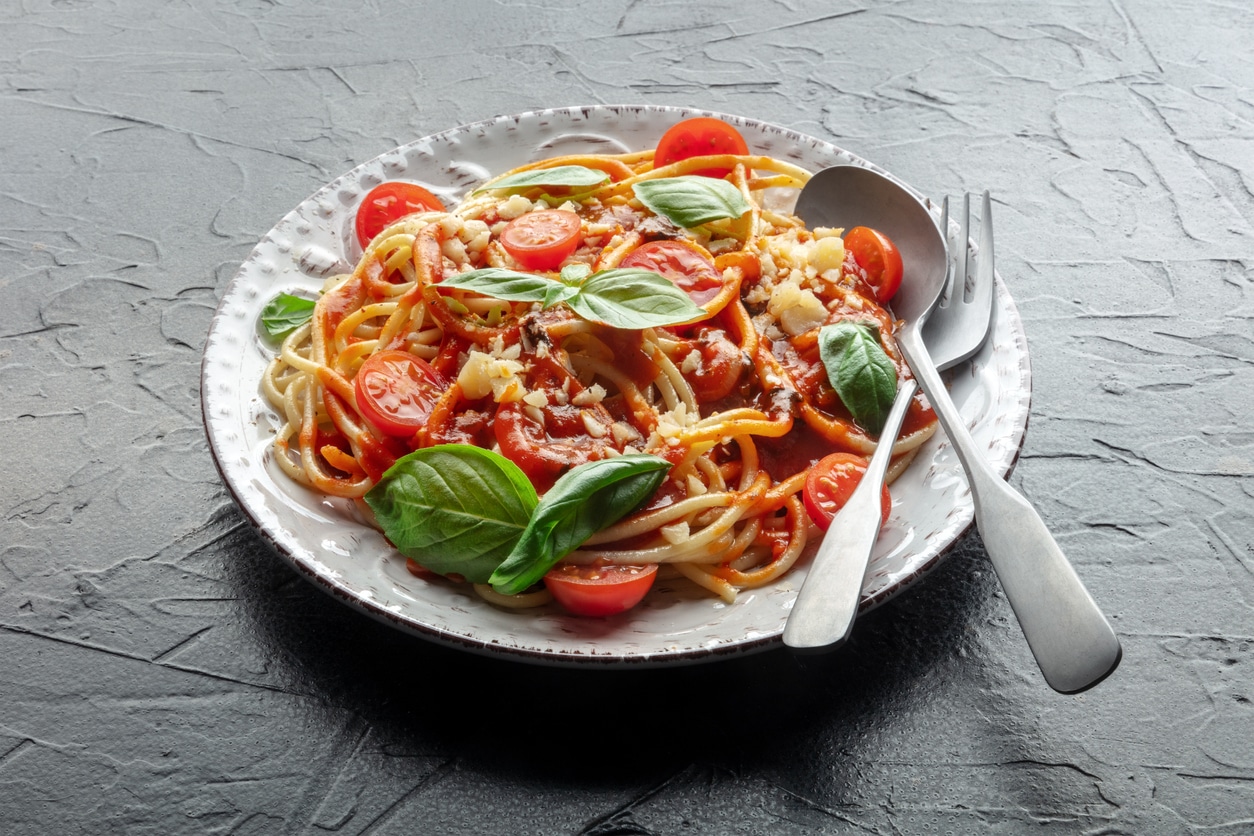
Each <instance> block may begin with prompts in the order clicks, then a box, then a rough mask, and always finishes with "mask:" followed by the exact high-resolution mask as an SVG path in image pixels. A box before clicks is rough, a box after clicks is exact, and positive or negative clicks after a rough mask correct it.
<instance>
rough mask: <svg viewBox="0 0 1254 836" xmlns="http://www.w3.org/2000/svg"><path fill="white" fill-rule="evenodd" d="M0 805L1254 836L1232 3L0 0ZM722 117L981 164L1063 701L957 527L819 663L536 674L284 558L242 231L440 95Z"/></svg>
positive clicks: (172, 823) (297, 828)
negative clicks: (227, 382)
mask: <svg viewBox="0 0 1254 836" xmlns="http://www.w3.org/2000/svg"><path fill="white" fill-rule="evenodd" d="M0 26H2V27H3V37H2V38H0V485H2V487H0V832H3V833H6V834H43V833H119V832H129V833H153V834H176V833H241V834H251V833H298V832H300V833H304V832H313V833H318V832H334V833H346V834H365V833H372V834H373V833H431V834H435V833H440V834H444V833H448V834H520V833H537V834H554V833H572V834H573V833H589V834H601V836H608V834H672V833H764V834H765V833H783V834H805V833H846V832H849V833H854V832H858V833H862V832H865V833H880V834H896V833H942V834H943V833H955V834H966V833H972V834H974V833H981V834H983V833H990V834H991V833H1023V832H1029V831H1030V832H1033V833H1051V834H1052V833H1058V834H1072V833H1095V834H1096V833H1102V834H1160V833H1161V834H1193V833H1203V832H1204V833H1207V834H1238V833H1249V832H1252V831H1254V703H1252V702H1251V700H1252V699H1254V684H1252V681H1251V680H1252V679H1254V654H1252V653H1251V644H1252V643H1254V613H1252V612H1251V605H1252V603H1254V522H1252V517H1251V509H1252V508H1254V498H1252V494H1254V425H1252V424H1251V417H1250V416H1251V413H1252V412H1254V396H1252V395H1251V392H1252V391H1254V333H1252V332H1254V328H1252V327H1251V320H1252V318H1254V287H1252V281H1254V279H1252V275H1254V271H1252V266H1251V265H1252V263H1254V255H1252V251H1254V228H1252V224H1254V200H1252V199H1251V192H1252V187H1254V141H1252V140H1254V57H1252V56H1254V50H1251V46H1250V45H1251V43H1254V11H1251V9H1250V7H1249V6H1248V4H1245V3H1238V2H1226V3H1225V2H1198V1H1197V0H1177V2H1172V3H1162V2H1150V0H1109V2H1093V3H1083V2H1048V3H1040V2H1027V0H1013V1H1012V2H986V3H954V2H944V3H942V2H932V0H913V1H912V0H903V1H902V2H891V3H878V2H875V3H854V2H836V3H819V2H800V0H798V2H766V1H765V0H764V1H763V2H757V3H733V2H718V0H713V1H712V2H707V3H700V4H693V3H673V2H665V3H663V2H657V3H650V2H600V3H591V2H576V0H543V2H535V3H529V4H510V3H505V2H482V1H481V0H473V1H472V0H467V1H466V2H460V3H449V4H444V3H440V4H437V3H425V4H421V3H420V4H411V5H410V6H409V7H408V8H404V7H403V6H402V4H399V3H395V4H394V3H383V2H348V1H347V0H324V2H319V3H299V2H295V0H289V1H288V2H262V0H256V1H255V2H249V0H239V2H225V0H223V1H222V2H208V0H203V1H202V0H189V1H188V2H162V3H158V2H151V3H141V2H127V0H115V2H92V0H60V1H58V0H25V1H24V2H21V3H18V2H16V0H14V2H8V3H5V4H3V7H2V8H0ZM595 103H651V104H677V105H689V106H695V107H702V108H709V109H714V110H721V111H725V112H731V113H738V114H741V115H744V116H750V117H754V118H757V119H761V120H765V121H768V122H774V123H778V124H781V125H785V126H788V127H790V128H794V129H797V130H801V131H804V132H807V133H811V134H814V135H816V136H819V137H822V138H824V139H828V140H831V141H833V142H835V143H836V144H838V145H841V146H843V147H846V148H848V149H849V150H851V151H853V152H855V153H857V154H860V155H861V156H864V157H866V158H868V159H870V160H872V161H874V162H876V163H878V164H880V165H882V166H884V167H886V168H888V169H889V170H891V171H893V172H895V173H897V174H898V175H900V176H901V177H902V178H903V179H905V180H906V181H907V182H910V183H911V184H913V185H914V186H916V187H917V188H919V189H920V190H922V191H924V192H925V193H927V194H929V195H932V196H934V197H940V196H941V195H942V194H946V193H947V194H960V193H961V192H963V191H964V190H977V189H982V188H988V189H991V190H992V192H993V194H994V197H995V199H996V206H995V215H996V221H997V234H998V238H997V251H998V258H999V266H1000V270H1001V272H1002V274H1003V275H1004V277H1005V279H1006V281H1007V283H1008V285H1009V287H1010V290H1011V293H1012V295H1013V296H1014V298H1015V300H1016V302H1017V304H1018V305H1019V308H1020V311H1021V313H1022V315H1023V319H1024V323H1025V327H1026V330H1027V333H1028V338H1029V345H1030V350H1031V353H1032V361H1033V372H1034V384H1035V385H1034V400H1033V412H1032V420H1031V424H1030V426H1029V432H1028V438H1027V443H1026V446H1025V448H1024V451H1023V457H1022V460H1021V461H1020V464H1019V467H1018V469H1017V470H1016V472H1015V474H1014V476H1013V481H1014V482H1015V484H1016V485H1017V486H1018V487H1020V488H1021V489H1022V490H1023V491H1024V492H1025V493H1026V494H1027V495H1028V496H1029V497H1030V498H1031V499H1032V500H1033V501H1034V502H1035V503H1036V504H1037V505H1038V507H1039V508H1040V509H1041V511H1042V513H1043V515H1044V516H1045V518H1046V520H1047V522H1048V523H1049V525H1050V526H1051V528H1052V529H1053V530H1054V531H1055V533H1056V534H1057V535H1058V537H1059V540H1060V542H1061V543H1062V545H1063V547H1064V549H1065V550H1066V551H1067V552H1068V554H1069V555H1070V556H1071V558H1072V561H1073V562H1074V563H1075V565H1076V567H1077V569H1078V571H1079V572H1080V574H1081V576H1082V577H1083V578H1084V580H1085V581H1086V583H1087V584H1088V585H1089V588H1090V589H1091V591H1092V592H1093V594H1094V596H1095V597H1096V598H1097V599H1098V601H1099V602H1100V603H1101V604H1102V606H1103V607H1104V609H1105V610H1106V611H1107V612H1108V613H1109V614H1110V615H1111V617H1112V619H1113V622H1114V624H1115V626H1116V629H1117V631H1118V632H1119V635H1120V638H1121V640H1122V642H1123V644H1124V649H1125V658H1124V662H1123V664H1122V666H1121V668H1120V669H1119V670H1118V671H1117V672H1116V674H1115V675H1114V676H1113V677H1112V678H1111V679H1110V680H1108V681H1107V682H1105V683H1104V684H1102V685H1101V686H1099V687H1098V688H1097V689H1095V690H1094V691H1091V692H1089V693H1087V694H1084V695H1081V696H1078V697H1063V696H1059V695H1057V694H1055V693H1053V692H1052V691H1050V690H1049V689H1048V688H1047V687H1046V686H1045V685H1044V683H1043V682H1042V680H1041V678H1040V675H1039V673H1038V672H1037V670H1036V669H1035V666H1034V664H1033V662H1032V659H1031V657H1030V654H1029V652H1028V650H1027V647H1026V645H1025V643H1024V641H1023V639H1022V636H1021V635H1020V634H1019V633H1018V630H1017V627H1016V625H1015V623H1014V621H1013V617H1012V615H1011V613H1010V610H1009V607H1008V605H1007V604H1006V602H1005V599H1004V598H1003V597H1002V596H1001V594H1000V591H999V590H998V588H997V585H996V582H995V579H994V578H993V576H992V574H991V570H990V569H989V568H988V567H987V564H986V562H985V559H984V555H983V549H982V546H981V544H980V540H979V538H978V536H975V535H972V536H970V537H968V538H967V539H966V540H964V541H963V544H962V547H961V548H960V549H959V550H958V551H957V552H956V553H955V554H954V556H953V557H952V558H951V559H950V560H949V561H948V562H947V563H946V564H945V565H944V566H943V567H942V568H941V569H940V570H938V571H937V572H936V573H935V574H933V575H932V576H931V577H929V578H928V579H927V581H926V582H924V583H922V584H920V585H919V586H917V587H916V588H915V589H914V590H913V591H911V592H910V593H908V594H906V595H904V596H903V597H901V598H899V599H897V600H896V601H894V602H893V603H891V604H890V605H888V606H886V607H883V608H881V609H879V610H877V611H876V612H875V613H873V614H872V615H871V616H869V617H868V618H866V619H865V620H864V621H863V622H862V623H860V625H859V628H858V631H857V633H856V637H855V641H854V642H853V644H852V645H851V646H850V647H848V648H847V649H846V650H844V651H843V652H841V653H840V654H838V655H835V656H833V657H829V658H823V659H816V660H809V661H806V662H805V663H804V664H803V663H799V662H797V661H794V660H793V659H792V658H790V657H788V656H786V655H784V654H783V653H770V654H765V655H762V656H758V657H753V658H749V659H743V660H738V661H735V662H729V663H720V664H717V665H713V666H708V667H702V668H693V669H678V670H666V671H654V672H640V671H634V672H583V671H553V670H544V669H535V668H529V667H524V666H521V665H516V664H511V663H504V662H500V661H494V660H487V659H480V658H475V657H469V656H466V655H462V654H458V653H455V652H452V651H449V650H444V649H441V648H437V647H434V646H431V645H429V644H427V643H424V642H422V641H419V640H416V639H411V638H407V637H405V636H402V635H399V634H397V633H395V632H393V631H390V630H389V629H387V628H385V627H383V626H380V625H377V624H375V623H374V622H371V621H369V620H367V619H366V618H364V617H362V616H360V615H358V614H356V613H355V612H353V611H351V610H349V609H348V608H347V607H344V606H343V605H341V604H338V603H336V602H335V601H333V600H331V599H330V598H329V597H327V596H324V595H323V594H322V593H320V592H318V591H317V590H316V589H314V588H313V587H312V586H311V585H309V584H307V583H306V582H305V581H303V580H301V579H300V578H298V577H297V576H296V575H295V574H294V573H293V572H292V571H290V570H289V569H287V568H286V566H285V565H284V564H282V563H281V562H280V560H279V559H278V558H277V557H276V556H275V555H274V554H273V553H271V552H270V551H269V550H268V548H267V547H266V546H265V545H264V543H263V541H262V540H261V539H260V538H259V537H258V536H257V535H256V534H254V532H253V531H252V530H251V529H250V528H249V526H248V524H247V523H246V522H245V519H244V517H243V516H242V515H241V513H240V512H239V511H238V510H237V509H236V507H235V506H234V504H233V503H232V501H231V499H230V497H229V495H228V494H227V493H226V491H225V489H224V488H223V486H222V484H221V482H220V481H219V479H218V476H217V473H216V471H215V469H214V466H213V463H212V460H211V457H210V454H209V452H208V449H207V447H206V441H205V437H204V433H203V430H202V427H201V421H200V405H199V396H198V384H199V361H200V352H201V349H202V347H203V343H204V337H205V333H206V331H207V329H208V326H209V322H210V319H211V317H212V315H213V311H214V308H215V305H216V303H217V299H218V297H219V296H220V294H221V293H222V291H223V290H224V288H225V287H226V285H227V283H228V282H229V280H230V278H231V276H232V275H233V273H234V271H235V269H236V267H237V266H238V264H239V262H240V261H242V260H243V259H244V257H245V256H246V255H247V254H248V252H249V251H250V250H251V248H252V247H253V245H254V243H255V242H256V240H257V239H258V238H259V237H260V236H261V235H262V234H263V233H265V232H266V231H267V230H268V229H269V228H270V227H271V226H272V225H273V224H274V223H275V222H276V221H277V220H278V219H279V218H280V217H281V216H282V215H283V214H284V213H286V212H287V211H288V210H289V209H290V208H291V207H292V206H294V205H295V204H297V203H298V202H299V201H301V200H302V199H304V198H305V197H306V196H307V195H308V194H310V193H311V192H313V191H314V190H315V189H316V188H318V187H319V186H321V185H322V184H323V183H325V182H326V181H328V180H330V179H331V178H333V177H334V176H336V175H338V174H339V173H341V172H343V171H345V170H347V169H349V168H351V167H353V166H354V165H356V164H357V163H359V162H361V161H364V160H366V159H369V158H371V157H373V156H375V155H377V154H379V153H381V152H383V151H385V150H388V149H389V148H391V147H393V146H395V145H397V144H399V143H402V142H406V141H409V140H411V139H414V138H416V137H419V136H422V135H425V134H428V133H432V132H435V131H438V130H443V129H446V128H449V127H452V126H455V125H458V124H462V123H466V122H471V121H475V120H479V119H485V118H490V117H492V116H495V115H498V114H504V113H513V112H517V111H521V110H527V109H533V108H539V107H546V106H564V105H577V104H595Z"/></svg>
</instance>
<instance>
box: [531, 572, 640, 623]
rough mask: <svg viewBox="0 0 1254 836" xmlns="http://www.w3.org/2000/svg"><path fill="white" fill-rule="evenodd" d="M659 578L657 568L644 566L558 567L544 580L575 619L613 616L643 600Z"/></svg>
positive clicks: (550, 590)
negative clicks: (584, 616) (582, 616)
mask: <svg viewBox="0 0 1254 836" xmlns="http://www.w3.org/2000/svg"><path fill="white" fill-rule="evenodd" d="M655 577H657V564H656V563H649V564H646V565H644V566H574V565H570V564H565V563H559V564H558V565H557V566H554V567H553V568H552V569H550V570H549V571H548V573H547V574H546V575H545V576H544V585H545V587H546V588H547V589H548V590H549V592H550V593H552V595H553V597H554V598H556V599H557V603H559V604H561V605H562V606H563V607H564V608H565V609H566V610H568V611H569V612H572V613H574V614H575V615H593V616H601V615H614V614H615V613H620V612H623V611H624V610H629V609H631V608H632V607H634V606H635V605H636V604H639V603H640V600H641V599H642V598H644V596H645V593H646V592H648V591H649V588H650V587H652V586H653V579H654V578H655Z"/></svg>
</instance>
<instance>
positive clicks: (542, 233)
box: [500, 209, 583, 270]
mask: <svg viewBox="0 0 1254 836" xmlns="http://www.w3.org/2000/svg"><path fill="white" fill-rule="evenodd" d="M582 233H583V221H582V220H580V218H579V216H578V215H576V214H575V213H574V212H568V211H566V210H565V209H541V210H540V211H538V212H528V213H527V214H525V215H519V216H518V217H517V218H514V220H512V221H510V222H509V224H507V225H506V227H505V229H503V230H502V231H501V238H500V240H501V246H503V247H505V251H506V252H507V253H509V254H510V255H511V256H513V257H514V260H515V261H517V262H518V263H519V264H521V265H522V266H523V267H525V268H526V269H528V270H556V269H557V268H558V267H560V266H561V264H562V262H563V261H565V260H566V258H567V257H568V256H569V255H570V254H571V253H573V252H574V251H575V248H576V247H578V246H579V241H580V239H581V238H582Z"/></svg>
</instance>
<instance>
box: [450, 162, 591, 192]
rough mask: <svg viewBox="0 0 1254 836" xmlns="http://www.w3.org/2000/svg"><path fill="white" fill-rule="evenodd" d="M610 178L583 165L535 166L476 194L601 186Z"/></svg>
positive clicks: (481, 188) (481, 187) (480, 188)
mask: <svg viewBox="0 0 1254 836" xmlns="http://www.w3.org/2000/svg"><path fill="white" fill-rule="evenodd" d="M609 179H610V176H609V175H608V174H606V173H605V172H604V171H598V170H597V169H595V168H588V167H587V166H582V165H559V166H555V167H553V168H535V169H532V170H530V171H521V172H519V173H518V174H511V175H510V176H509V177H502V178H501V179H500V180H497V181H496V182H494V183H490V184H489V185H487V186H480V187H479V188H477V189H475V190H474V192H473V193H474V194H479V193H480V192H495V191H511V192H522V191H526V190H527V189H532V188H535V187H536V186H574V187H576V188H589V187H591V186H599V185H601V184H602V183H604V182H606V181H607V180H609Z"/></svg>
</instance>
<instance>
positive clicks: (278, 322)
mask: <svg viewBox="0 0 1254 836" xmlns="http://www.w3.org/2000/svg"><path fill="white" fill-rule="evenodd" d="M316 304H317V303H316V302H314V300H313V299H306V298H305V297H303V296H293V295H292V294H290V293H280V294H279V295H278V296H276V297H274V298H273V299H271V300H270V301H269V302H267V303H266V306H265V307H264V308H262V309H261V327H262V328H264V329H265V331H266V333H267V334H269V335H270V337H271V338H273V339H276V340H279V339H282V338H283V337H286V336H287V335H288V334H290V333H292V332H293V331H295V330H296V329H297V328H299V327H300V326H302V325H304V324H305V323H306V322H308V321H309V320H310V318H312V317H313V311H314V305H316Z"/></svg>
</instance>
